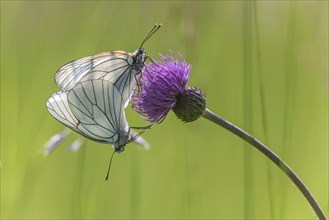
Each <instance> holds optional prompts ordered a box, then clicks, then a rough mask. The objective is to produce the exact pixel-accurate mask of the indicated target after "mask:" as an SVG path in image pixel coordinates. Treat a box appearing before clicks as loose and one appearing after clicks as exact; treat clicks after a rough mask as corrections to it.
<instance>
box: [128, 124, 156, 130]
mask: <svg viewBox="0 0 329 220" xmlns="http://www.w3.org/2000/svg"><path fill="white" fill-rule="evenodd" d="M152 125H153V124H150V125H148V126H144V127H130V129H131V128H132V129H138V130H146V129H151V127H152Z"/></svg>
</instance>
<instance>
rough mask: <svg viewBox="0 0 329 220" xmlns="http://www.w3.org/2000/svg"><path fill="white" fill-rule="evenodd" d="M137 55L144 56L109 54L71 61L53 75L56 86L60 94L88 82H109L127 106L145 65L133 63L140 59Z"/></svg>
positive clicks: (141, 55)
mask: <svg viewBox="0 0 329 220" xmlns="http://www.w3.org/2000/svg"><path fill="white" fill-rule="evenodd" d="M137 55H138V56H140V57H143V56H144V53H139V54H137V53H136V52H135V53H133V54H131V53H128V52H125V51H110V52H104V53H100V54H97V55H94V56H89V57H84V58H80V59H77V60H74V61H72V62H70V63H68V64H66V65H64V66H63V67H61V68H60V69H59V70H58V71H57V72H56V74H55V81H56V84H57V85H58V86H59V87H60V88H61V89H62V90H63V91H68V90H71V89H72V88H73V87H75V86H76V85H77V84H78V83H81V82H85V81H88V80H93V79H104V80H108V81H110V82H112V83H113V84H114V85H115V86H116V87H117V88H118V90H119V92H120V93H121V96H122V99H123V101H124V106H125V107H127V106H128V103H129V101H130V99H131V96H132V93H133V91H134V89H135V87H136V84H137V82H136V80H137V78H138V75H139V73H140V72H141V70H142V68H143V66H144V62H140V63H134V60H135V59H137V58H138V59H140V57H136V56H137Z"/></svg>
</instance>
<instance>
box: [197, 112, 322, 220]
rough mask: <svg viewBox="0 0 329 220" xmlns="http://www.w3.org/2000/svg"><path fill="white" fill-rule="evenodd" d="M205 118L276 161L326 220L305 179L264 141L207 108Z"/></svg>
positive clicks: (318, 214) (320, 216) (319, 216)
mask: <svg viewBox="0 0 329 220" xmlns="http://www.w3.org/2000/svg"><path fill="white" fill-rule="evenodd" d="M202 116H203V117H204V118H206V119H208V120H210V121H212V122H214V123H216V124H218V125H219V126H221V127H223V128H225V129H226V130H228V131H230V132H232V133H233V134H235V135H237V136H239V137H240V138H242V139H243V140H245V141H246V142H248V143H249V144H251V145H252V146H253V147H255V148H256V149H257V150H259V151H260V152H261V153H263V154H264V155H265V156H266V157H267V158H268V159H270V160H271V161H272V162H273V163H275V164H276V165H277V166H278V167H279V168H280V169H281V170H282V171H283V172H284V173H285V174H286V175H287V176H288V177H289V179H290V180H291V181H292V182H293V183H294V184H295V185H296V186H297V187H298V189H299V190H300V191H301V193H302V194H303V195H304V197H305V198H306V200H307V201H308V202H309V204H310V205H311V207H312V208H313V210H314V212H315V213H316V215H317V216H318V218H319V219H320V220H326V219H327V218H326V216H325V215H324V212H323V211H322V209H321V207H320V206H319V204H318V203H317V201H316V200H315V198H314V197H313V195H312V194H311V192H310V191H309V190H308V189H307V187H306V185H305V184H304V183H303V181H302V180H301V179H300V178H299V177H298V176H297V174H296V173H295V172H294V171H293V170H292V169H291V168H290V167H289V166H288V165H287V164H286V163H285V162H284V161H283V160H282V159H281V158H280V157H279V156H277V155H276V154H275V153H274V152H273V151H272V150H270V149H269V148H268V147H266V146H265V145H264V144H263V143H261V142H260V141H259V140H257V139H256V138H254V137H253V136H251V135H250V134H248V133H247V132H245V131H243V130H242V129H241V128H239V127H237V126H235V125H233V124H232V123H230V122H228V121H226V120H224V119H223V118H221V117H219V116H217V115H216V114H214V113H213V112H211V111H210V110H208V109H207V108H206V109H205V111H204V112H203V115H202Z"/></svg>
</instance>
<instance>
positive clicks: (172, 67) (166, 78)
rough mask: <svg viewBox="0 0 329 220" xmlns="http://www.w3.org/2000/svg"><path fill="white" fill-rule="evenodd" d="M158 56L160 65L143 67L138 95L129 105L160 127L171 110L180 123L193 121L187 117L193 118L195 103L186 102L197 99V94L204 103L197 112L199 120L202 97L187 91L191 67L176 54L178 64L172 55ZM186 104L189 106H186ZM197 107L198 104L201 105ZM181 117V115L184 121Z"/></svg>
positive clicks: (192, 90)
mask: <svg viewBox="0 0 329 220" xmlns="http://www.w3.org/2000/svg"><path fill="white" fill-rule="evenodd" d="M160 56H161V59H162V61H153V62H152V63H150V64H146V66H145V68H144V70H143V73H142V78H141V80H140V82H139V86H140V91H137V92H136V93H135V94H134V97H133V101H132V103H133V108H134V110H136V111H137V112H139V113H140V114H142V115H144V116H146V120H148V121H150V122H152V123H154V122H157V123H161V122H162V121H163V120H164V119H165V118H166V116H167V114H168V112H169V111H170V110H171V109H173V110H174V112H175V113H176V115H177V116H178V117H179V118H181V119H182V120H183V121H186V122H189V121H194V120H196V118H195V119H194V118H191V117H190V116H191V115H193V117H194V115H195V104H193V102H196V100H195V98H194V99H193V100H192V101H191V102H189V101H187V98H191V97H195V96H198V95H195V94H196V93H197V94H199V95H201V96H202V97H201V98H202V100H203V102H204V103H203V102H202V101H201V102H202V103H203V104H202V106H201V108H198V109H199V110H198V117H200V116H201V114H200V111H202V112H203V111H204V109H205V97H204V95H203V94H202V92H201V91H200V90H198V89H196V88H189V87H186V84H187V82H188V79H189V73H190V70H191V65H190V64H188V63H187V62H186V61H185V59H184V58H183V56H182V55H181V54H179V56H180V58H181V60H178V59H177V58H176V56H175V55H172V56H163V55H161V54H160ZM187 103H188V104H192V105H190V106H185V104H187ZM196 104H200V101H197V102H196ZM186 107H188V108H189V110H188V111H186V110H185V109H186ZM200 109H201V110H200ZM180 113H183V115H184V117H182V114H180ZM186 116H187V117H186ZM198 117H197V118H198Z"/></svg>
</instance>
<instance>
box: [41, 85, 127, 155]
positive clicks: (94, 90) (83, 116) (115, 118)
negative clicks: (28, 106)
mask: <svg viewBox="0 0 329 220" xmlns="http://www.w3.org/2000/svg"><path fill="white" fill-rule="evenodd" d="M63 94H66V95H63ZM59 96H60V97H59ZM47 107H48V110H49V112H50V113H51V114H52V115H53V116H54V117H55V118H56V119H57V120H59V121H60V122H61V123H63V124H64V125H66V126H68V127H70V128H71V129H73V130H74V131H76V132H78V133H79V134H81V135H83V136H85V137H87V138H89V139H92V140H94V141H98V142H103V143H110V144H114V148H115V150H117V151H121V150H122V147H123V146H124V145H125V143H127V142H128V139H129V127H128V123H127V121H126V117H125V112H124V105H123V99H122V96H121V93H120V92H119V90H118V89H117V88H116V87H115V86H114V85H113V83H112V82H110V81H107V80H88V81H85V82H82V83H79V84H77V85H76V86H75V87H74V88H72V89H71V90H70V91H69V92H59V93H55V94H54V95H52V96H51V97H50V98H49V100H48V102H47ZM67 107H68V108H67ZM63 108H64V110H63ZM59 116H60V117H59ZM63 116H64V117H63Z"/></svg>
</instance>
